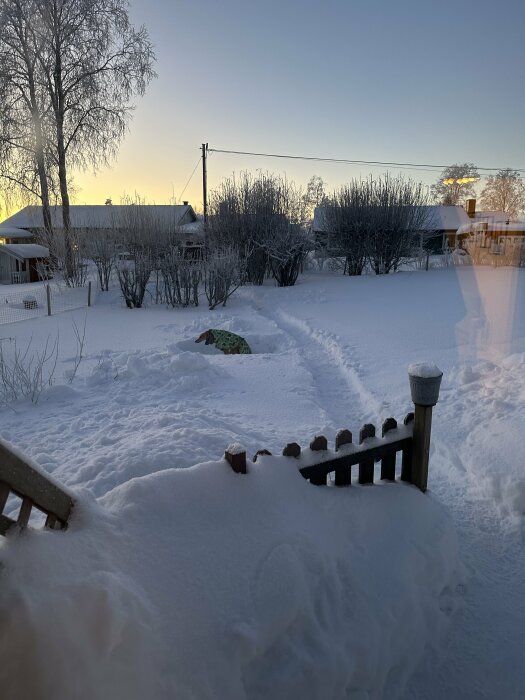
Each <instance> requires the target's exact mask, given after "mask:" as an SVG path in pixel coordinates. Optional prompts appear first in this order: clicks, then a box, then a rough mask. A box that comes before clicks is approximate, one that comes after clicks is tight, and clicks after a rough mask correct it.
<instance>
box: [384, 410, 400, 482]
mask: <svg viewBox="0 0 525 700" xmlns="http://www.w3.org/2000/svg"><path fill="white" fill-rule="evenodd" d="M396 429H397V421H396V420H395V419H394V418H387V419H386V420H385V422H384V423H383V426H382V428H381V434H382V436H383V437H385V435H386V434H387V433H389V432H390V431H391V430H396ZM381 479H388V480H389V481H395V479H396V453H395V452H394V453H392V454H389V455H386V457H383V459H382V460H381Z"/></svg>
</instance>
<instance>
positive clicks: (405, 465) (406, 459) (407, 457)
mask: <svg viewBox="0 0 525 700" xmlns="http://www.w3.org/2000/svg"><path fill="white" fill-rule="evenodd" d="M403 423H404V425H413V423H414V414H413V413H412V412H410V413H407V414H406V416H405V418H404V420H403ZM413 447H414V444H413V442H411V443H410V444H409V445H407V446H406V447H405V448H404V449H403V456H402V459H401V481H408V483H409V484H411V483H412V450H413Z"/></svg>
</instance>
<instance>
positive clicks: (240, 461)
mask: <svg viewBox="0 0 525 700" xmlns="http://www.w3.org/2000/svg"><path fill="white" fill-rule="evenodd" d="M233 447H234V449H232V447H228V448H227V449H226V452H225V453H224V459H225V460H226V461H227V462H228V464H229V465H230V467H231V468H232V469H233V471H234V472H236V473H237V474H246V473H247V469H246V452H241V451H237V446H233ZM230 450H231V451H230Z"/></svg>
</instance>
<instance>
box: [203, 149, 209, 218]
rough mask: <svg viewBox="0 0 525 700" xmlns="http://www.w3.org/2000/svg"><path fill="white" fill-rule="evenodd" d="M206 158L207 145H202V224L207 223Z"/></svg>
mask: <svg viewBox="0 0 525 700" xmlns="http://www.w3.org/2000/svg"><path fill="white" fill-rule="evenodd" d="M207 157H208V144H207V143H203V144H202V203H203V206H204V224H205V225H206V224H207V223H208V175H207V172H206V158H207Z"/></svg>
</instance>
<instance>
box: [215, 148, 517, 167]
mask: <svg viewBox="0 0 525 700" xmlns="http://www.w3.org/2000/svg"><path fill="white" fill-rule="evenodd" d="M209 152H210V153H229V154H231V155H238V156H261V157H265V158H287V159H290V160H308V161H317V162H321V163H342V164H345V165H381V166H391V167H394V168H411V169H419V170H424V169H432V170H431V172H434V171H438V170H439V171H441V170H444V169H445V168H450V167H451V166H450V165H436V164H435V163H397V162H394V161H392V162H389V161H381V160H351V159H350V158H319V157H317V156H292V155H288V154H283V153H254V152H251V151H232V150H228V149H225V148H210V149H209ZM476 169H477V170H483V171H488V172H498V171H500V170H506V169H507V168H482V167H481V166H476ZM511 170H514V171H516V172H518V173H525V168H511Z"/></svg>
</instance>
